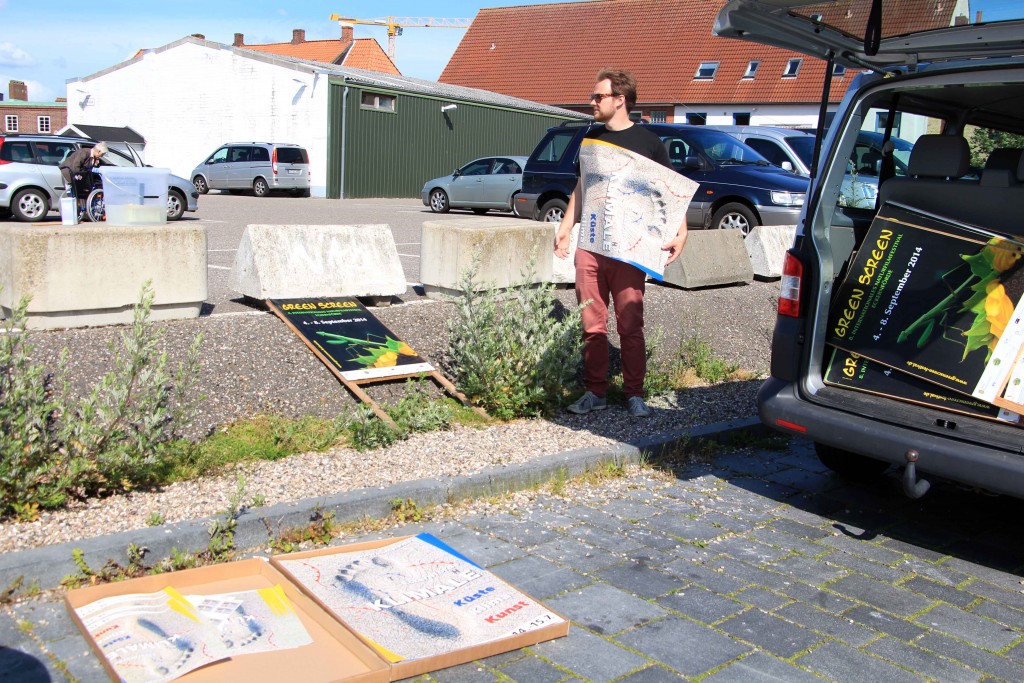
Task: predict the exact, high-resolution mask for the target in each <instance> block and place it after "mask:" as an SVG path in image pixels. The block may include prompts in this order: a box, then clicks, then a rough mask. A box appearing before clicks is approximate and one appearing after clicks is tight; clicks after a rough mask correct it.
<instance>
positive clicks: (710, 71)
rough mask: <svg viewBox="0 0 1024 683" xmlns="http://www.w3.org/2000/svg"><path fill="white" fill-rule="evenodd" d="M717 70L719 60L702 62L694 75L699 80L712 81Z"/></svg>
mask: <svg viewBox="0 0 1024 683" xmlns="http://www.w3.org/2000/svg"><path fill="white" fill-rule="evenodd" d="M716 71H718V62H701V64H700V66H699V67H697V73H695V74H694V75H693V77H694V78H696V79H697V80H704V81H710V80H711V79H713V78H714V77H715V72H716Z"/></svg>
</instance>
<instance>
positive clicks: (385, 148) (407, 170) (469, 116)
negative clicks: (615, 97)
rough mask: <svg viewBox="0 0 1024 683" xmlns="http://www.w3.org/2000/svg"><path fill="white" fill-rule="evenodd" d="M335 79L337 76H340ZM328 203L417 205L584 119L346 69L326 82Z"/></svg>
mask: <svg viewBox="0 0 1024 683" xmlns="http://www.w3.org/2000/svg"><path fill="white" fill-rule="evenodd" d="M339 71H341V69H339ZM329 87H330V94H329V98H328V136H327V137H328V145H327V196H328V197H329V198H333V199H338V198H345V199H350V198H359V197H418V196H420V190H421V189H422V188H423V183H424V182H426V181H427V180H429V179H431V178H436V177H438V176H442V175H445V174H446V173H451V172H452V171H453V170H454V169H455V168H457V167H459V166H462V165H463V164H465V163H467V162H469V161H472V160H473V159H475V158H476V157H481V156H488V155H492V154H504V155H510V156H512V155H515V156H528V155H529V154H530V152H532V151H533V148H534V147H535V146H536V144H537V143H538V142H539V141H540V139H541V138H542V137H543V135H544V132H545V131H546V130H547V129H548V128H550V127H551V126H555V125H558V124H559V123H561V122H564V121H566V120H570V119H574V120H579V119H584V118H587V117H586V116H584V115H582V114H580V113H578V112H572V111H569V110H566V109H559V108H557V107H550V106H547V105H542V104H537V103H536V102H530V101H527V100H521V99H518V98H514V97H507V96H505V95H500V94H497V93H492V92H488V91H485V90H477V89H475V88H465V87H461V86H452V85H446V84H444V83H436V82H434V81H424V80H420V79H414V78H407V77H402V76H391V75H388V74H378V73H375V72H372V71H364V70H359V69H344V73H337V72H336V73H335V74H332V75H331V77H330V80H329Z"/></svg>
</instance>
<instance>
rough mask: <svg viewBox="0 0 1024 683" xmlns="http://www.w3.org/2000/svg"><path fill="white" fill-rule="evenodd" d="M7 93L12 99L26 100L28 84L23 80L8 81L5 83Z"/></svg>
mask: <svg viewBox="0 0 1024 683" xmlns="http://www.w3.org/2000/svg"><path fill="white" fill-rule="evenodd" d="M7 94H8V96H9V97H10V99H12V100H22V101H28V86H27V85H25V81H10V82H9V83H8V84H7Z"/></svg>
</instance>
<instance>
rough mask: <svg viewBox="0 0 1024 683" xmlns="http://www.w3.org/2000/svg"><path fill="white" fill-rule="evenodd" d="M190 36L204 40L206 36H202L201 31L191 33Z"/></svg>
mask: <svg viewBox="0 0 1024 683" xmlns="http://www.w3.org/2000/svg"><path fill="white" fill-rule="evenodd" d="M192 37H193V38H198V39H199V40H206V36H204V35H203V34H202V33H193V34H192Z"/></svg>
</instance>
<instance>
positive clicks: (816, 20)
mask: <svg viewBox="0 0 1024 683" xmlns="http://www.w3.org/2000/svg"><path fill="white" fill-rule="evenodd" d="M811 21H813V22H814V23H816V24H820V23H821V15H820V14H812V15H811Z"/></svg>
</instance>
